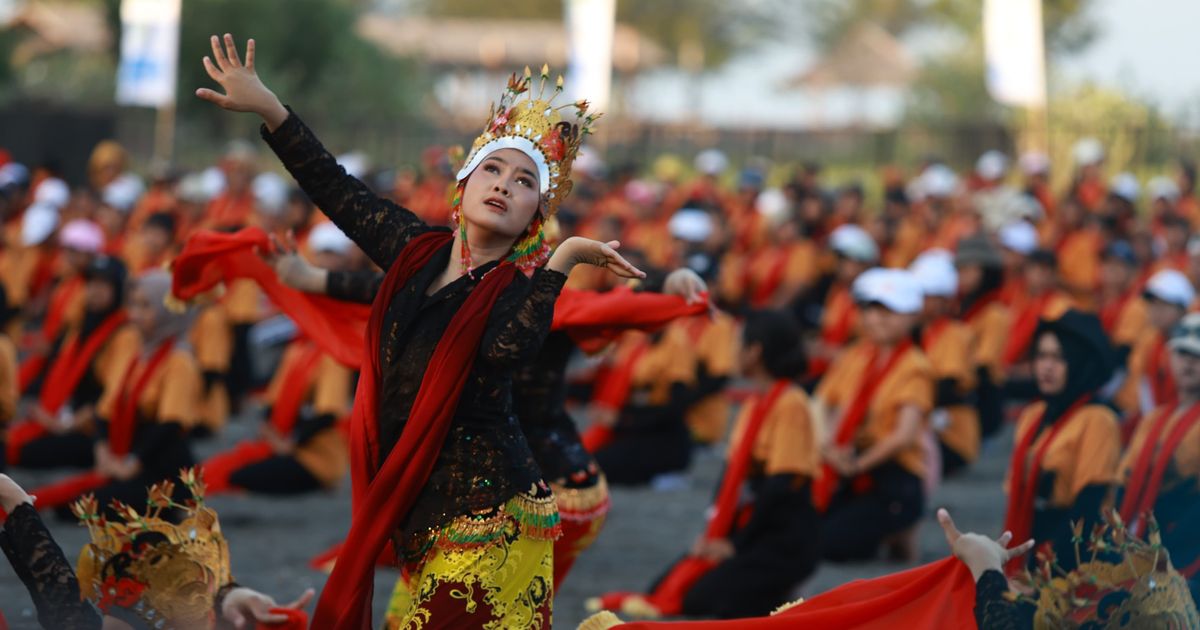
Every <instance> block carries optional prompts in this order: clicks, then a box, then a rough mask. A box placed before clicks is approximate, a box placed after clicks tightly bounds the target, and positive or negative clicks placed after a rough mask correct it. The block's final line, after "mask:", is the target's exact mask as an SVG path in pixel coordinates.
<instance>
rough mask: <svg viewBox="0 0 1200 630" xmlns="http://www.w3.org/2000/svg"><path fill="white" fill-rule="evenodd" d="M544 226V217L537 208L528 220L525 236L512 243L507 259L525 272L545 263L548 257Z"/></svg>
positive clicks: (548, 249) (548, 250) (548, 251)
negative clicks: (530, 219) (535, 212)
mask: <svg viewBox="0 0 1200 630" xmlns="http://www.w3.org/2000/svg"><path fill="white" fill-rule="evenodd" d="M545 227H546V219H545V217H543V216H542V211H541V209H540V208H539V209H538V212H537V214H535V215H533V220H532V221H530V222H529V227H528V228H526V229H525V236H523V237H521V238H520V239H519V240H517V242H516V243H514V244H513V249H512V253H511V254H509V255H508V258H507V260H508V261H509V262H511V263H513V264H514V265H516V266H517V268H518V269H520V270H521V271H524V272H527V273H528V272H530V271H532V270H533V269H536V268H537V267H540V266H542V265H543V264H545V263H546V261H547V260H549V259H550V245H549V244H548V243H546V229H545Z"/></svg>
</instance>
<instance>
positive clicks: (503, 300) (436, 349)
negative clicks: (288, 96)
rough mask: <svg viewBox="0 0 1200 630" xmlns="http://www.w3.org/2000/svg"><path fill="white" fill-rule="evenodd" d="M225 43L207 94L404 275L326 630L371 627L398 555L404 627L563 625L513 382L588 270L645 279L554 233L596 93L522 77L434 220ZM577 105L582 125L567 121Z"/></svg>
mask: <svg viewBox="0 0 1200 630" xmlns="http://www.w3.org/2000/svg"><path fill="white" fill-rule="evenodd" d="M224 43H225V45H224V47H222V46H221V40H220V39H219V38H217V37H213V38H212V47H213V55H214V57H213V58H211V59H210V58H207V57H206V58H205V60H204V62H205V68H206V69H207V70H208V73H209V75H210V76H211V77H212V79H213V80H214V81H216V82H218V83H219V84H220V85H221V86H222V87H223V88H224V89H225V94H220V93H217V92H215V91H213V90H208V89H201V90H198V91H197V95H198V96H200V97H201V98H204V99H206V100H209V101H212V102H214V103H216V104H217V105H220V106H222V107H224V108H226V109H230V110H233V111H248V112H254V113H256V114H258V115H259V116H261V117H262V118H263V120H264V122H265V126H264V127H263V130H262V134H263V137H264V139H266V140H267V142H268V144H270V146H271V148H272V149H273V150H274V151H275V153H276V155H277V156H278V157H279V158H280V160H281V161H282V162H283V164H284V166H285V167H286V168H287V169H288V171H289V172H290V173H291V174H292V176H293V177H295V179H296V181H297V182H298V183H299V184H300V187H301V188H302V189H303V190H304V191H305V193H307V194H308V195H309V197H310V198H312V200H313V202H314V203H316V205H317V207H319V208H321V210H322V211H323V212H324V213H326V214H327V215H328V216H329V218H330V219H332V220H333V222H334V223H335V224H336V225H337V226H338V227H339V228H341V229H342V231H343V232H345V233H346V234H347V235H348V236H349V237H350V238H351V239H353V240H354V241H355V243H357V244H358V245H359V247H360V248H362V250H363V251H364V252H365V253H366V254H367V256H368V257H370V258H371V259H372V261H373V262H375V263H376V264H377V265H378V266H379V267H380V268H382V269H386V270H388V273H387V276H386V277H385V280H384V283H383V286H382V287H381V288H380V291H379V294H378V295H377V296H376V300H375V302H374V304H373V306H372V310H371V316H370V322H369V323H368V328H367V337H366V344H365V359H364V363H363V368H362V372H361V377H360V380H359V386H358V391H357V394H356V396H355V407H354V414H353V416H352V420H351V428H350V432H351V472H352V481H353V490H354V514H353V518H352V521H351V526H350V533H349V535H348V536H347V539H346V544H345V546H344V547H343V552H342V553H341V554H340V556H339V557H338V560H337V563H336V564H335V566H334V569H333V573H332V574H331V575H330V578H329V581H328V582H327V583H326V585H325V589H324V591H323V592H322V594H321V601H320V603H319V604H318V606H317V611H316V613H315V615H314V619H313V626H314V627H318V628H354V629H358V628H364V627H369V626H370V623H371V612H370V601H371V595H372V590H373V581H374V580H373V574H374V568H375V564H376V562H377V561H378V560H380V559H387V560H393V561H398V562H399V563H400V564H401V565H402V566H404V567H405V569H406V574H407V581H406V586H407V587H408V589H409V591H410V593H412V595H413V597H412V604H411V606H410V607H409V610H408V612H407V614H405V615H403V616H402V617H401V623H402V624H406V623H407V622H408V621H410V620H412V619H420V620H421V622H422V623H423V624H424V626H425V627H426V628H434V627H439V628H441V627H448V628H450V627H452V628H463V627H482V626H485V625H490V626H496V627H506V626H517V625H519V626H524V627H549V624H550V611H551V601H552V598H553V586H552V583H551V580H552V568H553V567H552V559H551V549H552V541H553V539H554V537H555V536H556V535H557V534H558V531H559V528H558V510H557V508H556V507H555V504H554V497H553V494H552V492H551V491H550V488H549V486H548V485H547V484H546V483H545V482H544V481H543V480H542V478H541V473H540V471H539V470H538V468H537V466H536V464H535V463H534V460H533V455H532V453H531V451H530V449H529V445H528V443H527V442H526V440H525V438H524V435H523V434H522V432H521V430H520V425H519V424H518V422H517V419H516V416H515V415H514V414H513V411H512V401H511V383H512V375H513V373H514V372H515V371H516V369H517V368H519V367H520V366H521V365H524V364H526V363H527V362H529V361H532V360H533V359H534V357H535V356H536V354H537V352H538V350H539V349H540V347H541V344H542V341H543V340H544V338H545V335H546V333H547V331H548V330H549V328H550V323H551V318H552V316H553V310H554V302H555V300H556V299H557V297H558V294H559V291H560V290H561V288H562V286H563V283H565V282H566V274H567V273H569V272H570V271H571V269H572V268H574V267H575V266H576V265H577V264H581V263H586V264H593V265H596V266H600V267H607V268H609V269H611V270H613V271H615V272H617V273H618V274H619V275H624V276H626V277H641V276H643V275H644V274H642V273H641V272H640V271H638V270H637V269H636V268H634V267H633V266H632V265H630V264H629V263H628V262H627V261H625V259H624V258H622V257H621V256H620V255H619V254H617V253H616V251H615V249H614V247H616V246H619V243H616V242H612V243H608V244H606V243H600V242H597V241H591V240H588V239H583V238H578V237H575V238H569V239H567V240H565V241H563V243H562V244H561V245H559V247H558V249H557V250H555V251H554V253H553V255H550V252H549V247H548V246H546V244H545V242H544V232H543V226H544V224H545V222H546V221H547V220H549V219H550V218H551V217H552V216H553V215H554V213H555V211H556V210H557V209H558V205H559V203H560V202H561V201H562V199H563V197H564V196H566V194H567V193H568V192H570V189H571V187H572V183H571V180H570V167H571V164H572V163H573V161H574V158H575V156H576V154H577V153H578V150H579V147H580V145H581V141H582V139H583V136H584V135H587V133H589V132H590V126H591V124H592V122H593V121H594V120H595V115H589V114H587V113H586V104H585V103H584V102H582V101H581V102H579V103H577V104H575V105H573V106H566V107H558V108H556V107H554V106H553V105H551V103H550V101H549V100H547V98H546V96H547V95H546V92H545V90H546V87H547V84H549V89H550V91H551V94H550V95H549V99H553V96H554V95H556V94H557V93H558V92H559V91H560V89H559V87H557V86H556V84H555V83H554V81H553V80H552V79H551V78H550V77H549V73H548V70H546V71H544V72H543V73H542V75H541V76H540V77H539V78H540V79H541V80H540V86H538V85H534V83H535V82H534V80H533V77H532V75H531V73H527V74H526V76H525V77H524V78H518V77H517V76H514V77H513V78H512V80H511V81H510V82H509V85H508V88H507V89H506V90H505V92H504V94H503V96H502V98H501V101H500V104H499V107H497V108H493V109H492V111H490V112H489V117H488V123H487V128H486V129H485V131H484V132H483V134H482V135H481V136H480V137H479V138H478V139H477V141H476V142H475V145H474V146H473V147H472V150H471V152H470V154H469V156H468V159H467V163H466V165H465V166H464V167H463V168H462V169H461V170H460V171H459V173H458V176H457V179H458V187H457V189H456V194H455V201H454V203H453V206H454V215H455V220H454V222H455V224H456V229H454V230H452V231H451V230H446V229H444V228H433V227H430V226H428V225H426V224H425V223H423V222H421V221H420V220H419V219H418V218H417V217H416V215H414V214H412V213H411V212H409V211H408V210H406V209H404V208H401V207H400V206H398V205H396V204H395V203H393V202H390V201H388V200H386V199H383V198H381V197H379V196H377V195H375V194H374V193H373V192H371V190H370V189H369V188H367V186H366V185H364V184H363V183H362V182H360V181H359V180H357V179H355V178H354V177H351V176H350V175H348V174H347V173H346V171H345V169H343V168H342V167H341V166H339V165H338V163H337V161H336V160H335V159H334V158H333V156H332V155H331V154H330V153H329V152H328V151H326V150H325V148H324V147H323V146H322V145H321V143H320V142H319V141H318V140H317V139H316V137H315V136H314V135H313V133H312V131H310V130H309V129H308V127H306V126H305V125H304V123H302V122H301V121H300V119H299V117H298V116H296V115H295V114H294V113H293V112H291V111H290V110H288V109H287V108H285V107H284V106H283V104H282V103H281V102H280V100H279V99H278V97H276V96H275V95H274V94H273V93H272V92H271V91H270V90H268V89H267V88H266V86H264V85H263V84H262V82H261V81H260V80H259V78H258V76H257V74H256V73H255V71H254V43H253V40H251V41H250V43H249V44H248V46H247V51H246V55H247V57H246V63H245V64H244V65H243V63H242V61H241V59H240V57H239V55H238V52H237V49H236V47H235V45H234V42H233V37H232V36H231V35H228V34H227V35H226V36H225V42H224ZM544 70H545V69H544ZM531 88H533V89H534V90H538V91H537V92H536V93H531ZM568 108H570V109H573V110H574V113H575V114H576V115H577V116H578V118H579V124H576V123H573V122H571V121H568V120H563V115H564V113H570V112H568V111H565V110H567V109H568ZM329 289H331V290H330V291H329V293H330V294H331V295H335V293H336V287H329ZM389 547H390V549H388V548H389ZM462 593H470V594H471V595H468V597H467V598H466V599H463V598H462ZM485 595H486V598H485Z"/></svg>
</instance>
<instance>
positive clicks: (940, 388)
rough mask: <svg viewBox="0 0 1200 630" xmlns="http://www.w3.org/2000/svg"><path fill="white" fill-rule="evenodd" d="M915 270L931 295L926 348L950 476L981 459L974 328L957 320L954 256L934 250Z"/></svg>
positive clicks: (936, 425) (934, 419) (936, 426)
mask: <svg viewBox="0 0 1200 630" xmlns="http://www.w3.org/2000/svg"><path fill="white" fill-rule="evenodd" d="M910 270H911V271H912V273H913V275H914V276H916V278H917V281H918V282H919V283H920V285H921V291H922V293H924V295H925V311H924V318H923V322H922V326H921V350H922V351H923V352H924V353H925V356H926V357H927V358H928V359H929V363H930V365H932V366H933V375H934V378H935V389H934V399H933V404H934V410H933V413H932V414H931V415H930V426H931V427H932V428H933V431H934V433H936V434H937V439H938V444H939V445H940V446H941V453H942V457H941V460H942V474H944V475H947V476H949V475H952V474H954V473H956V472H959V471H961V470H962V469H963V468H965V467H966V466H967V465H968V464H971V463H972V462H974V461H975V459H976V458H977V457H979V412H978V411H976V409H975V407H974V405H972V403H973V402H974V398H975V396H974V394H975V391H974V388H975V370H974V366H973V365H972V361H971V329H970V328H969V327H968V326H967V325H966V324H964V323H962V322H960V321H958V320H956V319H954V318H953V317H952V313H953V312H954V310H955V309H954V296H955V295H956V294H957V293H958V273H957V272H956V271H955V269H954V256H953V255H952V254H951V253H950V252H948V251H946V250H944V249H934V250H929V251H927V252H925V253H923V254H921V255H920V256H918V257H917V259H916V260H915V261H913V264H912V267H911V269H910Z"/></svg>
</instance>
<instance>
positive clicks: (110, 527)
mask: <svg viewBox="0 0 1200 630" xmlns="http://www.w3.org/2000/svg"><path fill="white" fill-rule="evenodd" d="M179 479H180V481H181V482H183V485H184V486H185V487H186V488H187V489H188V491H189V492H190V493H191V495H192V498H191V499H189V500H187V501H185V502H184V503H183V504H180V503H176V502H175V501H174V499H172V497H173V496H174V493H175V484H174V483H173V482H171V481H164V482H162V483H159V484H155V485H154V486H151V488H150V491H149V497H148V498H147V501H146V505H147V507H146V513H145V515H141V514H138V512H137V510H135V509H133V508H132V507H130V506H128V505H125V504H123V503H120V502H118V501H114V502H113V504H112V509H113V511H115V512H117V513H118V514H119V515H120V519H121V520H120V521H119V522H118V521H110V520H108V519H107V518H106V517H105V516H104V514H103V513H102V512H101V510H100V509H99V506H98V505H97V503H96V499H95V497H94V496H91V495H88V496H86V497H84V498H82V499H80V500H79V501H76V502H75V503H74V504H73V505H72V506H71V509H72V511H73V512H74V513H75V516H76V517H78V518H79V519H80V520H81V521H82V522H83V524H84V525H86V526H87V528H88V530H89V532H90V533H91V536H92V542H90V543H88V544H87V545H85V546H84V548H83V550H82V551H81V552H80V554H79V562H78V564H77V567H76V573H77V575H78V577H79V587H80V590H81V592H82V594H83V597H84V598H85V599H87V600H89V601H91V602H92V603H94V604H96V606H97V607H98V608H100V610H101V611H102V612H104V614H107V615H111V616H114V617H117V618H121V619H125V620H127V621H130V622H137V623H134V624H133V625H135V626H136V625H140V624H145V625H146V627H149V628H155V629H156V630H167V629H168V628H204V627H210V626H211V625H212V624H213V622H214V613H213V603H214V599H215V598H216V594H217V590H218V589H220V588H221V587H222V586H223V585H225V584H228V583H229V582H230V568H229V548H228V546H227V545H226V543H225V536H224V535H223V534H222V533H221V525H220V523H219V522H218V521H217V513H216V512H214V511H213V510H212V509H211V508H208V507H206V506H205V505H204V482H203V480H201V479H199V478H198V475H197V471H196V469H195V468H191V469H186V470H182V471H180V474H179ZM166 509H178V510H181V511H182V512H183V514H184V518H183V521H182V522H180V523H179V524H178V525H175V524H173V523H170V522H168V521H166V520H164V519H163V518H161V516H160V515H161V513H162V511H163V510H166Z"/></svg>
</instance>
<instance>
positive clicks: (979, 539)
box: [937, 508, 1033, 582]
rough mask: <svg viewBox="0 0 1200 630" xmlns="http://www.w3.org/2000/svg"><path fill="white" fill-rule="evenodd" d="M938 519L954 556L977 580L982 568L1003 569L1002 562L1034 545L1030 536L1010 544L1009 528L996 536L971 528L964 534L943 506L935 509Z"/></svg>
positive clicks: (987, 569)
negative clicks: (973, 531) (1020, 541)
mask: <svg viewBox="0 0 1200 630" xmlns="http://www.w3.org/2000/svg"><path fill="white" fill-rule="evenodd" d="M937 519H938V524H940V525H941V526H942V532H943V533H945V534H946V542H947V543H949V545H950V549H951V550H952V551H953V552H954V556H955V557H957V558H958V559H959V560H962V562H963V564H965V565H967V568H968V569H970V570H971V575H972V576H973V577H974V578H975V581H976V582H978V581H979V577H980V576H982V575H983V574H984V573H985V572H987V571H992V570H994V571H1003V570H1004V565H1006V564H1008V561H1009V560H1012V559H1013V558H1016V557H1019V556H1021V555H1024V554H1025V553H1026V552H1028V551H1029V550H1030V549H1033V540H1026V541H1025V542H1023V543H1021V544H1019V545H1017V546H1016V547H1011V548H1010V547H1009V546H1008V543H1010V542H1012V537H1013V535H1012V532H1004V533H1003V534H1000V537H999V538H997V539H996V540H992V539H991V538H988V537H987V536H984V535H982V534H973V533H971V532H967V533H965V534H964V533H962V532H960V531H958V528H957V527H955V525H954V519H952V518H950V513H949V512H947V511H946V510H945V508H943V509H940V510H938V511H937Z"/></svg>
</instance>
